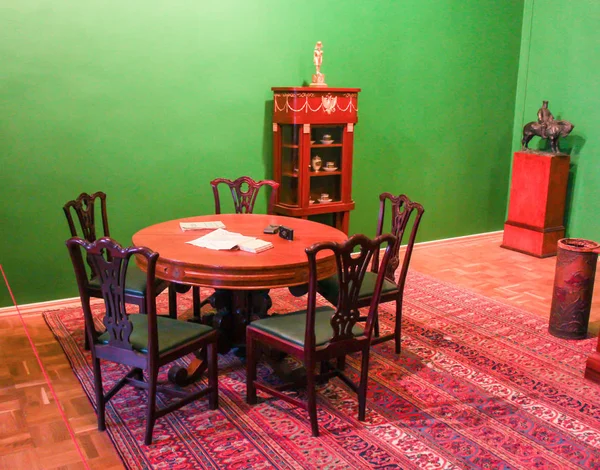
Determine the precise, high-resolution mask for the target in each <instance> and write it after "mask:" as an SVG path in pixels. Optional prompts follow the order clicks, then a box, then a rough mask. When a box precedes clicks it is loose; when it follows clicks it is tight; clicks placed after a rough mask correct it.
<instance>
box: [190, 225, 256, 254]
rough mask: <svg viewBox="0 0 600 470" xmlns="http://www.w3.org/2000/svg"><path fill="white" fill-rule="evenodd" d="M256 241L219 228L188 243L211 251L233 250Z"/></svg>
mask: <svg viewBox="0 0 600 470" xmlns="http://www.w3.org/2000/svg"><path fill="white" fill-rule="evenodd" d="M254 239H255V237H247V236H245V235H242V234H241V233H236V232H229V231H227V230H223V229H221V228H218V229H217V230H214V231H213V232H210V233H208V234H206V235H204V236H202V237H199V238H196V239H195V240H190V241H189V242H186V243H189V244H190V245H195V246H199V247H200V248H208V249H210V250H231V249H232V248H234V247H236V246H237V245H239V244H240V243H243V242H247V241H250V240H254Z"/></svg>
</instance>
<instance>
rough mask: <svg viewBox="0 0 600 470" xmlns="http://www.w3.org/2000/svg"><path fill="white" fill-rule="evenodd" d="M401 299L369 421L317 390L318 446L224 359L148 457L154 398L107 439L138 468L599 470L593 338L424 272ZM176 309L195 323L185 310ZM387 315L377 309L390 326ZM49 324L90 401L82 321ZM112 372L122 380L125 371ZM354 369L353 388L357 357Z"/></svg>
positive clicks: (133, 406) (77, 315) (135, 405)
mask: <svg viewBox="0 0 600 470" xmlns="http://www.w3.org/2000/svg"><path fill="white" fill-rule="evenodd" d="M203 295H206V292H204V293H203ZM271 296H272V298H273V303H274V306H273V309H272V311H275V312H286V311H291V310H294V309H298V308H303V307H304V302H305V299H304V298H300V299H297V298H294V297H292V296H291V295H290V294H289V293H288V292H287V290H285V289H279V290H275V291H272V292H271ZM404 302H405V303H404V319H403V350H402V355H401V356H400V357H398V356H396V355H395V354H394V352H393V344H392V343H384V344H382V345H379V346H376V347H374V348H373V351H372V354H371V364H370V381H369V394H368V398H367V421H366V422H364V423H361V422H359V421H358V420H357V419H356V418H357V401H356V396H355V395H354V394H353V393H351V392H350V390H349V389H348V388H347V387H346V385H345V384H343V383H342V382H341V381H340V380H339V379H334V380H332V381H330V382H329V383H328V384H327V385H324V386H322V387H321V388H320V390H319V394H318V397H319V398H318V408H319V425H320V429H321V437H319V438H313V437H311V434H310V425H309V423H308V416H307V414H306V413H305V412H304V411H303V410H298V409H296V408H294V407H292V406H290V405H288V404H287V403H284V402H282V401H280V400H276V399H274V398H265V397H264V396H263V397H262V399H260V400H259V404H258V405H255V406H248V405H246V403H245V392H246V386H245V375H246V374H245V369H244V367H243V364H242V363H241V362H240V360H239V359H238V358H237V357H235V356H234V355H233V354H228V355H226V356H220V357H219V368H220V375H219V387H220V409H219V410H216V411H210V410H208V408H207V402H206V400H201V401H198V402H196V403H193V404H190V405H188V406H186V407H184V408H183V409H181V410H179V411H176V412H174V413H171V414H169V415H167V416H166V417H164V418H161V419H159V420H158V421H157V424H156V427H155V430H154V444H153V445H150V446H145V445H144V444H143V435H144V428H145V420H144V417H145V402H146V400H145V393H144V392H141V391H136V390H134V389H132V388H130V387H126V388H125V389H123V390H122V391H121V392H119V394H117V396H116V397H114V398H113V400H112V401H111V402H110V404H109V406H108V407H107V424H108V431H107V432H108V433H109V435H110V437H111V439H112V441H113V442H114V444H115V448H116V449H117V451H118V452H119V454H120V455H121V458H122V459H123V462H124V463H125V465H126V466H127V467H128V468H135V469H138V468H139V469H141V468H170V469H183V468H223V469H242V468H243V469H263V468H286V469H287V468H294V469H300V468H315V469H317V468H318V469H323V468H327V469H335V468H340V469H347V468H381V469H383V468H385V469H391V468H436V469H437V468H444V469H454V468H494V469H498V468H522V469H531V468H543V469H550V468H555V469H565V468H590V469H592V468H595V469H597V468H600V386H597V385H594V384H592V383H589V382H586V381H584V380H583V370H584V365H585V360H586V358H587V356H588V354H589V353H591V352H592V351H593V350H594V348H595V345H596V340H595V339H594V338H590V339H587V340H583V341H567V340H561V339H558V338H555V337H553V336H550V335H549V334H548V333H547V323H546V322H545V321H544V320H542V319H540V318H537V317H535V316H533V315H532V314H529V313H527V312H524V311H521V310H519V309H517V308H514V307H510V306H507V305H504V304H501V303H499V302H496V301H493V300H490V299H488V298H485V297H482V296H480V295H477V294H474V293H472V292H469V291H466V290H463V289H459V288H456V287H454V286H452V285H448V284H444V283H441V282H439V281H437V280H435V279H432V278H430V277H427V276H424V275H421V274H417V273H412V274H411V275H410V276H409V280H408V284H407V288H406V295H405V300H404ZM166 303H167V301H166V297H165V296H161V297H160V298H159V308H160V310H159V311H166V310H167V308H166V307H167V305H166ZM180 306H181V308H182V311H186V312H189V309H190V301H189V299H185V300H184V301H182V302H181V301H180ZM392 311H393V304H388V305H387V306H382V308H381V313H382V316H383V322H384V324H386V325H388V326H389V325H391V313H392ZM45 318H46V321H47V322H48V325H49V326H50V328H51V329H52V331H53V333H54V334H55V335H56V337H57V338H58V340H59V342H60V344H61V345H62V347H63V349H64V351H65V353H66V355H67V357H68V358H69V360H70V361H71V364H72V366H73V369H74V371H75V373H76V375H77V377H78V378H79V380H80V381H81V384H82V386H83V388H84V390H85V392H86V393H87V395H88V397H89V399H90V401H91V402H92V403H94V401H95V399H94V393H93V382H92V370H91V368H90V365H89V361H90V358H89V354H88V353H87V352H85V351H84V350H83V319H82V312H81V310H80V309H63V310H57V311H51V312H46V313H45ZM104 367H105V369H104V371H105V372H104V377H105V380H106V379H108V381H110V380H114V378H115V377H116V372H118V370H117V368H116V367H115V366H113V365H111V364H110V363H105V365H104ZM347 367H348V370H349V371H350V372H351V374H352V375H353V376H354V377H355V378H356V376H357V372H358V370H359V368H360V363H359V362H358V361H357V360H356V358H354V357H352V358H349V360H348V366H347ZM260 373H262V374H269V370H268V369H267V368H266V366H263V367H262V369H261V371H260Z"/></svg>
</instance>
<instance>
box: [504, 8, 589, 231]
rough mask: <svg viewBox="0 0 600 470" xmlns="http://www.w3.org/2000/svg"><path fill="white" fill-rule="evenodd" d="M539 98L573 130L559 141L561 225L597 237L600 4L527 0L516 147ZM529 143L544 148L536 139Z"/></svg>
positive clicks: (532, 115) (516, 116)
mask: <svg viewBox="0 0 600 470" xmlns="http://www.w3.org/2000/svg"><path fill="white" fill-rule="evenodd" d="M543 100H548V101H549V108H550V110H551V111H552V113H553V114H554V117H555V118H557V119H558V118H560V119H566V120H568V121H571V122H572V123H573V124H575V129H574V130H573V132H572V133H571V135H570V136H568V137H567V138H566V139H561V140H560V146H561V149H562V150H563V151H565V152H567V153H569V154H570V155H571V171H570V175H569V176H570V178H569V189H568V193H567V207H566V214H565V226H566V228H567V235H568V236H569V237H580V238H589V239H593V240H597V241H598V240H600V217H599V215H600V165H599V164H598V161H599V157H600V138H598V125H599V124H600V2H598V0H578V1H576V2H573V1H571V2H565V1H561V0H526V2H525V10H524V19H523V40H522V44H521V63H520V66H519V80H518V88H517V100H516V106H515V124H514V142H513V144H514V145H513V147H514V149H515V150H516V149H518V148H520V145H521V144H520V139H521V135H522V128H523V125H524V124H525V123H527V122H529V121H535V120H536V119H537V114H536V113H537V110H538V109H539V108H540V106H541V105H542V101H543ZM535 139H536V140H537V142H536V141H532V143H531V145H530V147H533V148H542V147H543V145H544V144H545V142H540V141H539V139H538V138H537V137H536V138H535Z"/></svg>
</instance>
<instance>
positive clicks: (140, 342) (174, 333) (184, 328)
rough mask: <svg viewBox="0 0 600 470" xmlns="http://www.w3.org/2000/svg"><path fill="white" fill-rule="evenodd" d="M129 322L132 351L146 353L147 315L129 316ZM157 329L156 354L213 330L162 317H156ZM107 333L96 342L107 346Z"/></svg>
mask: <svg viewBox="0 0 600 470" xmlns="http://www.w3.org/2000/svg"><path fill="white" fill-rule="evenodd" d="M129 320H130V321H131V323H132V324H133V331H132V332H131V336H130V337H129V341H130V342H131V345H132V346H133V349H134V350H136V351H139V352H142V353H147V352H148V350H147V347H148V315H144V314H140V313H138V314H135V313H134V314H131V315H129ZM156 325H157V328H158V353H159V354H163V353H166V352H168V351H170V350H171V349H175V348H176V347H177V346H180V345H182V344H184V343H187V342H188V341H191V340H193V339H196V338H200V337H201V336H203V335H205V334H207V333H210V332H211V331H213V329H212V328H211V327H210V326H208V325H202V324H199V323H189V322H183V321H179V320H173V319H171V318H166V317H163V316H157V317H156ZM108 339H109V335H108V332H104V333H102V334H101V335H100V336H99V338H98V340H99V341H100V342H101V343H104V344H108Z"/></svg>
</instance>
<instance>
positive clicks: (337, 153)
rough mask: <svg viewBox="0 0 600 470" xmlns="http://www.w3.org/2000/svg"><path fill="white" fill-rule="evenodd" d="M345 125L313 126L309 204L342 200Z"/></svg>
mask: <svg viewBox="0 0 600 470" xmlns="http://www.w3.org/2000/svg"><path fill="white" fill-rule="evenodd" d="M343 135H344V126H342V125H338V126H335V125H319V126H317V125H315V126H312V127H311V146H310V162H311V165H310V171H309V175H310V196H309V197H310V200H309V204H311V205H312V204H329V203H332V202H339V201H340V200H341V197H342V194H341V179H342V148H343V142H342V140H343Z"/></svg>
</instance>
